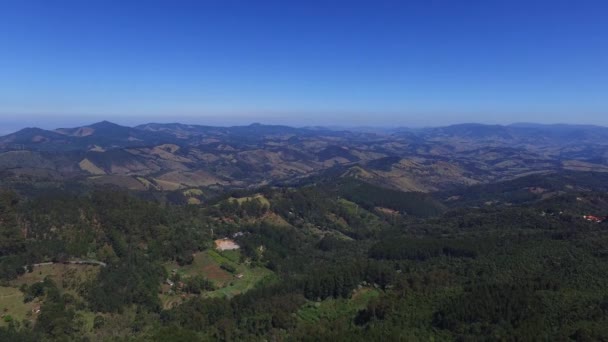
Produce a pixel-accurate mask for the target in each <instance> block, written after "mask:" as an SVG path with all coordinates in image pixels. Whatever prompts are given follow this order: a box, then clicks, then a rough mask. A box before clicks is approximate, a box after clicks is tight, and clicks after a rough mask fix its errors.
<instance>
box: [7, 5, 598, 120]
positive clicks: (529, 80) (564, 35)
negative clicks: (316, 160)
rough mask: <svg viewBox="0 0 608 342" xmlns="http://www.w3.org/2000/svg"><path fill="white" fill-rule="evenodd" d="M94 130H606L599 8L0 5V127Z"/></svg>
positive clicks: (550, 6)
mask: <svg viewBox="0 0 608 342" xmlns="http://www.w3.org/2000/svg"><path fill="white" fill-rule="evenodd" d="M101 119H110V120H114V121H118V122H122V123H141V122H145V121H165V122H166V121H188V122H197V123H211V124H222V123H223V124H234V123H250V122H254V121H259V122H269V123H285V124H293V125H307V124H325V125H327V124H342V125H375V126H389V125H405V126H408V125H409V126H421V125H442V124H450V123H457V122H472V121H476V122H486V123H510V122H518V121H534V122H569V123H589V124H602V125H608V1H599V0H598V1H585V0H572V1H560V0H547V1H534V0H503V1H492V0H480V1H473V0H469V1H464V0H463V1H458V0H444V1H432V0H421V1H407V0H402V1H371V0H370V1H356V0H348V1H346V0H344V1H341V0H325V1H314V0H303V1H296V0H283V1H256V0H244V1H228V0H207V1H206V0H199V1H184V0H166V1H153V0H145V1H143V0H142V1H129V0H120V1H110V0H104V1H98V0H76V1H62V0H55V1H50V0H39V1H31V0H3V1H0V122H3V125H4V126H5V127H8V125H21V124H24V125H28V126H31V125H34V124H36V123H37V124H39V125H40V126H51V127H54V126H61V125H69V124H72V123H74V124H79V123H83V122H91V121H97V120H101Z"/></svg>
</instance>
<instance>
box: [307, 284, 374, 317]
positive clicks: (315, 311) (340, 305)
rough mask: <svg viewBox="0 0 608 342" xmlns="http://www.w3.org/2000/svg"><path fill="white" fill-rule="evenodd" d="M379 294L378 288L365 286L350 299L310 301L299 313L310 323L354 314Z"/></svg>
mask: <svg viewBox="0 0 608 342" xmlns="http://www.w3.org/2000/svg"><path fill="white" fill-rule="evenodd" d="M379 295H380V293H379V292H378V290H375V289H371V288H363V289H359V290H357V291H356V292H355V293H354V294H353V296H352V297H351V298H349V299H344V298H339V299H333V298H330V299H326V300H324V301H322V302H308V303H306V304H304V305H303V306H302V308H300V310H299V311H298V313H297V315H298V317H299V318H300V319H301V320H302V321H304V322H308V323H314V322H318V321H320V320H334V319H337V318H340V317H349V316H354V315H355V314H356V313H357V312H358V311H359V310H361V309H363V308H365V306H366V305H367V303H369V301H370V300H372V299H373V298H376V297H378V296H379Z"/></svg>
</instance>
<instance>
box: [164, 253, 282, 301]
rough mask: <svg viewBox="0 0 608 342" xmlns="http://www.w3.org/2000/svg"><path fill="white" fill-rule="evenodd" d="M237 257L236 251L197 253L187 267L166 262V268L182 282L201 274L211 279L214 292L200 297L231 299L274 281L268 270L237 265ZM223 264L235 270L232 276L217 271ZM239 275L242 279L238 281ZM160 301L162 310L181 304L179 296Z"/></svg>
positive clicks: (222, 271) (165, 297)
mask: <svg viewBox="0 0 608 342" xmlns="http://www.w3.org/2000/svg"><path fill="white" fill-rule="evenodd" d="M240 257H241V254H240V251H238V250H233V251H223V252H219V251H216V250H211V249H210V250H206V251H204V252H200V253H196V255H195V256H194V261H193V262H192V264H190V265H185V266H179V265H177V264H176V263H167V264H165V268H166V269H167V271H168V272H169V274H170V273H171V271H172V270H174V269H176V270H177V273H179V275H180V277H181V278H182V279H185V278H187V277H192V276H196V275H202V276H204V277H206V278H207V279H209V280H211V281H212V282H213V283H214V284H215V285H216V287H217V289H216V290H214V291H208V292H204V293H202V294H201V296H203V297H233V296H236V295H238V294H241V293H245V292H247V291H249V290H251V289H253V288H254V287H255V286H256V285H257V284H259V283H260V282H262V281H264V282H267V281H272V280H273V279H274V277H275V275H274V273H273V272H272V271H270V270H269V269H267V268H264V267H252V266H250V265H247V264H245V263H239V260H240ZM222 264H228V265H231V266H233V267H235V268H236V271H235V272H234V274H231V273H229V272H227V271H225V270H223V269H221V268H220V266H221V265H222ZM240 275H242V277H240V278H239V277H238V276H240ZM188 297H190V296H188ZM160 298H161V301H162V303H163V305H164V306H165V307H167V306H168V305H169V304H171V303H181V300H180V295H178V294H174V295H169V294H166V293H165V294H162V295H161V297H160Z"/></svg>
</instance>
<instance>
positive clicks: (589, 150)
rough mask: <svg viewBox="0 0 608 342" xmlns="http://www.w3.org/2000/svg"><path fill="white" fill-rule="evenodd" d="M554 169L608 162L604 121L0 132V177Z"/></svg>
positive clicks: (605, 166) (266, 179) (397, 175)
mask: <svg viewBox="0 0 608 342" xmlns="http://www.w3.org/2000/svg"><path fill="white" fill-rule="evenodd" d="M561 169H567V170H591V171H608V128H606V127H599V126H584V125H539V124H528V123H520V124H513V125H508V126H501V125H482V124H459V125H452V126H446V127H436V128H423V129H406V128H402V129H393V130H386V131H382V130H366V129H360V130H350V131H349V130H334V129H327V128H319V127H309V128H294V127H288V126H277V125H262V124H252V125H248V126H234V127H213V126H201V125H187V124H180V123H171V124H158V123H149V124H144V125H140V126H136V127H125V126H120V125H117V124H114V123H111V122H107V121H104V122H99V123H95V124H92V125H88V126H82V127H74V128H59V129H56V130H52V131H51V130H43V129H39V128H26V129H22V130H20V131H18V132H15V133H12V134H9V135H6V136H3V137H0V172H2V176H3V179H10V180H12V181H40V180H56V179H62V180H63V179H75V180H83V181H87V182H94V183H98V184H115V185H118V186H123V187H127V188H131V189H140V190H143V189H157V190H177V189H187V188H193V187H196V188H201V187H208V188H213V187H221V188H226V187H229V188H231V187H233V188H243V187H250V186H260V185H265V184H273V183H276V182H290V181H297V180H299V179H302V178H305V177H311V176H314V175H317V174H319V173H323V172H326V171H328V170H332V172H338V173H339V174H340V175H341V176H344V177H353V178H359V179H363V180H366V181H367V182H369V183H373V184H376V185H381V186H384V187H390V188H396V189H400V190H407V191H434V190H444V189H447V188H450V187H457V186H460V185H471V184H479V183H487V182H492V181H497V180H506V179H512V178H515V177H518V176H522V175H526V174H530V173H539V172H547V171H554V170H561ZM336 170H337V171H336Z"/></svg>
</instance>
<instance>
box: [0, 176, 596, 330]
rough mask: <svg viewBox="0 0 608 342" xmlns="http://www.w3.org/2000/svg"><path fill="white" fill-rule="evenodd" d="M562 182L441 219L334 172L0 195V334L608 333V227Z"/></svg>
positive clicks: (580, 192) (439, 211)
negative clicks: (215, 183) (178, 190)
mask: <svg viewBox="0 0 608 342" xmlns="http://www.w3.org/2000/svg"><path fill="white" fill-rule="evenodd" d="M575 176H576V175H574V174H565V175H556V176H552V177H551V178H546V179H544V182H543V183H542V184H539V185H537V186H538V187H543V188H546V189H550V190H551V191H556V190H559V189H561V190H563V191H556V192H555V193H554V194H553V195H551V196H546V197H542V196H541V197H535V198H534V199H532V200H530V201H525V202H521V203H522V204H518V202H517V201H512V200H511V201H509V203H508V204H503V203H504V201H505V200H504V194H503V193H500V192H499V191H497V190H496V189H510V188H513V189H516V188H519V187H520V186H523V187H527V186H528V185H529V183H530V182H531V181H532V182H533V183H534V182H537V181H539V180H538V179H536V178H530V179H521V180H518V181H514V182H513V183H510V184H502V185H496V186H492V187H485V188H484V187H482V188H479V187H477V188H475V190H473V189H471V190H469V192H467V191H466V190H465V191H462V192H461V193H460V195H461V196H462V198H463V203H462V205H455V204H454V203H451V202H450V201H456V200H454V199H451V200H450V201H448V202H446V203H450V207H453V208H452V209H449V208H448V207H446V206H444V205H443V204H441V203H440V202H439V200H441V199H445V196H444V194H437V196H434V195H433V196H431V195H428V194H421V193H404V192H399V191H396V190H390V189H384V188H381V187H378V186H375V185H370V184H368V183H365V182H362V181H360V180H356V179H351V178H344V177H338V178H332V177H326V178H323V179H320V178H316V179H311V180H310V181H309V182H308V183H303V184H300V185H298V186H296V187H288V186H282V187H265V188H260V189H251V190H247V191H237V192H228V193H225V194H218V195H215V196H214V197H213V198H209V199H203V201H202V203H191V204H188V202H187V201H185V202H184V201H183V200H182V199H180V198H173V200H172V196H170V194H166V193H153V192H151V193H141V192H133V193H130V192H127V191H125V190H121V189H119V188H115V189H111V188H97V187H90V186H82V184H80V185H78V184H72V185H67V184H66V186H64V187H63V188H62V189H55V190H51V189H47V190H45V191H35V190H33V189H25V188H23V187H21V188H18V189H4V190H3V191H2V193H1V196H0V224H1V225H0V234H1V235H0V253H1V254H0V270H1V273H0V276H1V279H2V280H1V281H2V284H1V285H2V286H1V287H0V304H1V305H3V308H2V309H3V316H2V322H1V323H0V326H1V327H0V340H7V341H8V340H23V341H39V340H48V341H52V340H53V341H54V340H76V341H79V340H102V341H114V340H127V339H129V340H136V341H139V340H141V341H194V340H226V341H230V340H311V341H312V340H348V341H357V340H361V341H368V340H372V339H373V340H395V339H403V340H431V339H432V340H446V341H447V340H480V339H481V340H486V339H491V340H494V339H504V340H589V341H591V340H603V339H608V330H607V329H606V327H607V326H608V293H607V292H606V289H607V288H608V226H607V224H608V222H607V221H604V222H599V223H598V222H595V221H589V220H587V219H584V218H583V216H586V215H594V216H597V217H601V218H603V217H604V216H606V215H608V196H607V195H606V194H605V193H604V192H598V191H593V189H597V186H599V185H600V183H602V182H601V179H602V178H601V177H600V178H597V177H596V176H593V175H590V174H580V175H578V176H579V178H580V179H587V180H586V181H584V182H583V183H580V185H579V187H578V188H576V189H570V191H566V190H568V188H566V186H567V184H565V183H564V182H566V181H567V182H570V181H571V180H573V179H574V178H573V177H575ZM581 177H582V178H581ZM585 177H587V178H585ZM593 179H599V182H598V184H594V183H593V181H592V180H593ZM567 182H566V183H567ZM36 188H37V189H40V188H39V186H38V187H36ZM36 188H34V189H36ZM583 188H584V189H583ZM485 189H488V190H485ZM480 191H485V192H480ZM469 193H471V194H473V193H475V194H476V195H475V196H476V197H471V195H470V194H469ZM449 195H450V196H456V195H455V194H453V193H451V194H449ZM182 196H183V195H182ZM435 198H437V199H435ZM478 198H483V200H484V201H486V202H487V201H494V202H492V204H486V205H482V206H474V207H471V206H468V205H466V203H473V202H474V203H478V202H475V201H478ZM464 199H466V200H464ZM470 201H473V202H470ZM176 203H178V204H176ZM225 246H227V247H225ZM234 246H236V248H237V249H234V248H235V247H234Z"/></svg>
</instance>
